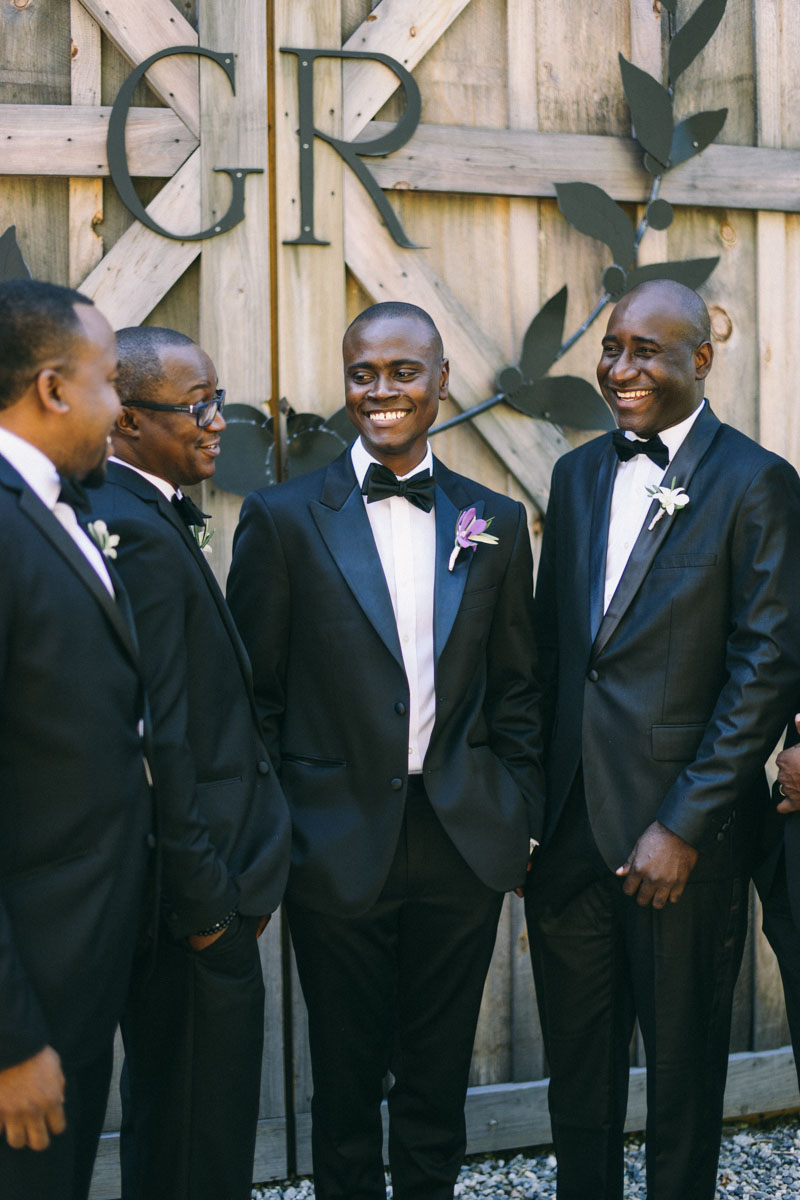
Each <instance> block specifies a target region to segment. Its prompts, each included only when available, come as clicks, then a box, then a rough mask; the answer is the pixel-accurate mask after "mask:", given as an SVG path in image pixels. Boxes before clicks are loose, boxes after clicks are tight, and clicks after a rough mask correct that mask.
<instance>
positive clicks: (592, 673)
mask: <svg viewBox="0 0 800 1200" xmlns="http://www.w3.org/2000/svg"><path fill="white" fill-rule="evenodd" d="M586 678H587V679H588V680H589V682H590V683H597V681H598V679H599V678H600V676H599V675H598V673H597V671H595V669H594V667H592V669H591V671H590V672H589V674H588V675H587V676H586Z"/></svg>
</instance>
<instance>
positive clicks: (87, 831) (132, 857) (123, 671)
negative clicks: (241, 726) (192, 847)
mask: <svg viewBox="0 0 800 1200" xmlns="http://www.w3.org/2000/svg"><path fill="white" fill-rule="evenodd" d="M0 557H1V558H2V562H3V566H2V570H0V1070H2V1069H3V1068H5V1067H8V1066H11V1065H13V1064H14V1063H17V1062H22V1061H24V1060H25V1059H27V1058H29V1057H30V1056H31V1055H33V1054H35V1053H36V1052H37V1051H39V1050H40V1049H41V1048H42V1047H43V1046H44V1045H46V1044H50V1045H52V1046H53V1047H54V1048H55V1049H56V1050H57V1051H58V1053H59V1054H60V1055H61V1057H62V1059H63V1060H64V1062H65V1063H66V1064H67V1067H68V1068H69V1067H74V1066H79V1065H81V1064H83V1063H87V1062H90V1061H91V1060H92V1059H93V1058H94V1057H96V1055H97V1054H98V1053H99V1052H100V1051H101V1050H102V1049H103V1048H104V1047H105V1046H106V1045H107V1044H109V1043H110V1039H111V1038H112V1037H113V1033H114V1027H115V1025H116V1023H117V1020H118V1018H119V1015H120V1012H121V1011H122V1008H123V1005H124V1001H125V995H126V991H127V985H128V978H129V974H130V965H131V959H132V955H133V950H134V940H135V937H136V931H137V928H138V924H139V914H140V908H141V905H142V898H143V882H144V876H145V867H146V862H147V858H148V856H149V853H150V851H149V850H148V842H150V843H152V842H153V841H154V836H153V833H152V825H153V812H152V807H153V806H152V800H151V796H150V789H149V787H148V785H147V782H146V779H145V768H144V761H143V731H144V724H143V718H144V695H143V691H142V686H141V678H140V668H139V662H138V653H137V649H136V645H135V640H134V637H133V634H132V626H131V625H130V624H129V621H128V620H127V619H126V614H125V612H124V611H123V608H122V607H121V603H120V602H118V601H117V600H115V599H113V598H112V597H111V596H110V595H109V593H108V592H107V590H106V588H105V587H104V585H103V583H102V582H101V580H100V578H99V577H98V575H97V574H96V572H95V571H94V569H93V568H92V566H91V565H90V564H89V562H88V561H87V559H86V558H85V556H84V555H83V554H82V552H81V551H80V549H79V548H78V546H77V545H76V544H75V542H74V541H73V539H72V538H71V537H70V535H69V534H68V533H67V532H66V530H65V529H64V528H63V527H62V525H61V524H60V523H59V521H58V520H57V518H56V517H55V516H54V515H53V513H52V512H50V510H49V509H48V508H47V507H46V505H44V504H43V503H42V502H41V500H40V499H39V497H38V496H37V495H36V494H35V492H33V491H32V490H31V489H30V488H29V487H28V485H27V484H26V483H25V482H24V480H23V479H22V478H21V476H20V475H19V474H18V473H17V472H16V471H15V470H14V469H13V467H11V465H10V464H9V463H8V462H7V461H6V460H5V459H4V458H2V457H0ZM115 582H116V584H117V587H118V588H119V586H120V585H119V582H118V581H115ZM118 595H120V601H124V596H123V595H122V594H120V593H118Z"/></svg>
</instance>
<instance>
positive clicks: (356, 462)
mask: <svg viewBox="0 0 800 1200" xmlns="http://www.w3.org/2000/svg"><path fill="white" fill-rule="evenodd" d="M350 457H351V459H352V461H353V470H354V471H355V473H356V479H357V480H358V486H359V487H362V486H363V484H364V476H365V475H366V473H367V468H368V467H369V465H370V463H376V462H378V459H377V458H373V456H372V455H371V454H370V452H369V450H367V448H366V446H365V445H364V443H363V442H362V440H361V438H360V437H358V438H356V440H355V441H354V442H353V445H352V446H351V448H350ZM389 470H391V467H390V468H389ZM425 470H428V471H430V473H431V475H432V474H433V451H432V450H431V447H430V442H429V443H428V445H427V447H426V450H425V457H424V458H423V460H422V462H421V463H418V464H417V466H416V467H414V469H413V471H409V472H408V474H407V475H398V476H397V478H398V479H410V478H411V476H412V475H418V474H419V472H420V471H425Z"/></svg>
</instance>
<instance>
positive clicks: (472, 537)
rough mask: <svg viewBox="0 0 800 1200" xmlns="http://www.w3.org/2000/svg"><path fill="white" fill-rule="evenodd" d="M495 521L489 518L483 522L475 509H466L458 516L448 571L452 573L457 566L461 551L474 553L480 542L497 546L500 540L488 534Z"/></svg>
mask: <svg viewBox="0 0 800 1200" xmlns="http://www.w3.org/2000/svg"><path fill="white" fill-rule="evenodd" d="M493 520H494V517H489V519H488V521H482V520H481V519H480V518H479V517H476V515H475V509H474V508H465V509H464V511H463V512H460V513H459V514H458V520H457V521H456V544H455V546H454V547H453V553H452V554H451V555H450V562H449V563H448V564H447V569H448V571H452V569H453V567H454V566H455V565H456V559H457V558H458V552H459V550H472V552H473V553H474V552H475V551H476V550H477V549H478V542H484V543H485V544H486V545H487V546H496V545H497V543H498V542H499V541H500V538H498V537H495V536H494V534H493V533H487V532H486V530H487V529H488V528H489V526H490V525H491V523H492V521H493Z"/></svg>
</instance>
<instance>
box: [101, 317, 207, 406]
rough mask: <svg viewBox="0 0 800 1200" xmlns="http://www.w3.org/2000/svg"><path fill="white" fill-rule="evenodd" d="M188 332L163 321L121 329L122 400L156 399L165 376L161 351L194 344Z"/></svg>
mask: <svg viewBox="0 0 800 1200" xmlns="http://www.w3.org/2000/svg"><path fill="white" fill-rule="evenodd" d="M194 345H195V343H194V342H193V341H192V339H191V338H190V337H188V336H187V335H186V334H185V333H179V332H178V330H177V329H164V328H163V327H162V326H160V325H131V326H129V327H128V328H127V329H118V330H117V355H118V356H119V365H118V369H117V385H116V386H117V395H118V396H119V398H120V401H121V402H122V404H135V403H136V402H137V401H138V400H146V401H148V402H150V401H153V400H155V399H156V396H157V393H158V384H159V382H160V381H161V380H162V379H163V378H164V368H163V366H162V364H161V351H162V350H166V349H168V348H169V347H170V346H194Z"/></svg>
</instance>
